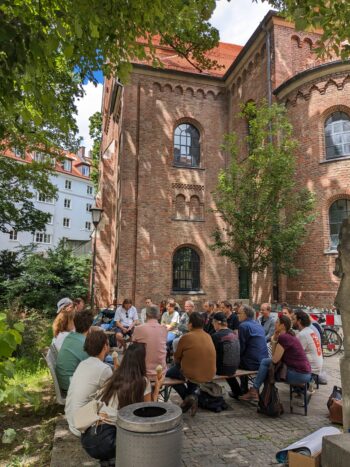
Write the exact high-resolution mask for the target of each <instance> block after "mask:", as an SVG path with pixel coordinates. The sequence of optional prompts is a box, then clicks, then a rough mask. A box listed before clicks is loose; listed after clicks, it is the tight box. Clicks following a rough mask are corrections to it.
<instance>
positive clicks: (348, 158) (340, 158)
mask: <svg viewBox="0 0 350 467" xmlns="http://www.w3.org/2000/svg"><path fill="white" fill-rule="evenodd" d="M349 160H350V155H349V156H343V157H335V158H334V159H324V160H323V161H320V164H329V163H331V162H339V161H349Z"/></svg>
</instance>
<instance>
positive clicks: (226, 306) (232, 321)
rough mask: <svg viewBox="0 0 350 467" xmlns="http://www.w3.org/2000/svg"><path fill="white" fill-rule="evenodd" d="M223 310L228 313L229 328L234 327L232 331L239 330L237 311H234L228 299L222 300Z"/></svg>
mask: <svg viewBox="0 0 350 467" xmlns="http://www.w3.org/2000/svg"><path fill="white" fill-rule="evenodd" d="M221 311H223V312H224V313H225V315H226V319H227V326H228V328H229V329H232V331H235V332H237V329H238V326H239V319H238V316H237V315H236V313H233V311H232V303H231V302H229V301H228V300H223V301H222V302H221Z"/></svg>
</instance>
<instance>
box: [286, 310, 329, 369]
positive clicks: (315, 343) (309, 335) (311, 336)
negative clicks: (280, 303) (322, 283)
mask: <svg viewBox="0 0 350 467" xmlns="http://www.w3.org/2000/svg"><path fill="white" fill-rule="evenodd" d="M293 325H294V326H295V327H296V328H297V329H298V330H299V333H298V334H297V338H298V339H299V341H300V343H301V345H302V347H303V349H304V351H305V353H306V357H307V359H308V360H309V363H310V366H311V371H312V373H313V374H315V375H319V374H320V373H321V370H322V366H323V357H322V348H321V342H320V338H319V336H318V333H317V332H316V331H315V330H314V329H312V326H311V319H310V316H309V315H308V314H307V313H306V312H305V311H303V310H297V311H296V312H295V313H294V322H293ZM294 326H293V327H294Z"/></svg>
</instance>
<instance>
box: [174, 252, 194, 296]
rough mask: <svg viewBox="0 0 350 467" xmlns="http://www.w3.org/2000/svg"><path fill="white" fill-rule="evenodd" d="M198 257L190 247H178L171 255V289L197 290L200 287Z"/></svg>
mask: <svg viewBox="0 0 350 467" xmlns="http://www.w3.org/2000/svg"><path fill="white" fill-rule="evenodd" d="M199 278H200V259H199V255H198V253H197V252H196V251H195V250H194V249H193V248H190V247H184V248H179V249H178V250H177V251H176V252H175V254H174V257H173V290H174V291H180V292H181V291H182V292H186V291H187V292H189V291H198V290H199V289H200V280H199Z"/></svg>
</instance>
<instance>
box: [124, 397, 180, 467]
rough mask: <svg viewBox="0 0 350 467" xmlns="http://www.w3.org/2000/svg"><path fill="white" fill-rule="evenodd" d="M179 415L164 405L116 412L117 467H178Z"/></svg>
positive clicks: (149, 404)
mask: <svg viewBox="0 0 350 467" xmlns="http://www.w3.org/2000/svg"><path fill="white" fill-rule="evenodd" d="M181 451H182V411H181V409H180V407H178V406H177V405H173V404H166V403H164V402H140V403H138V404H132V405H128V406H126V407H123V408H122V409H121V410H120V411H119V412H118V420H117V449H116V467H179V466H180V465H181Z"/></svg>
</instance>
